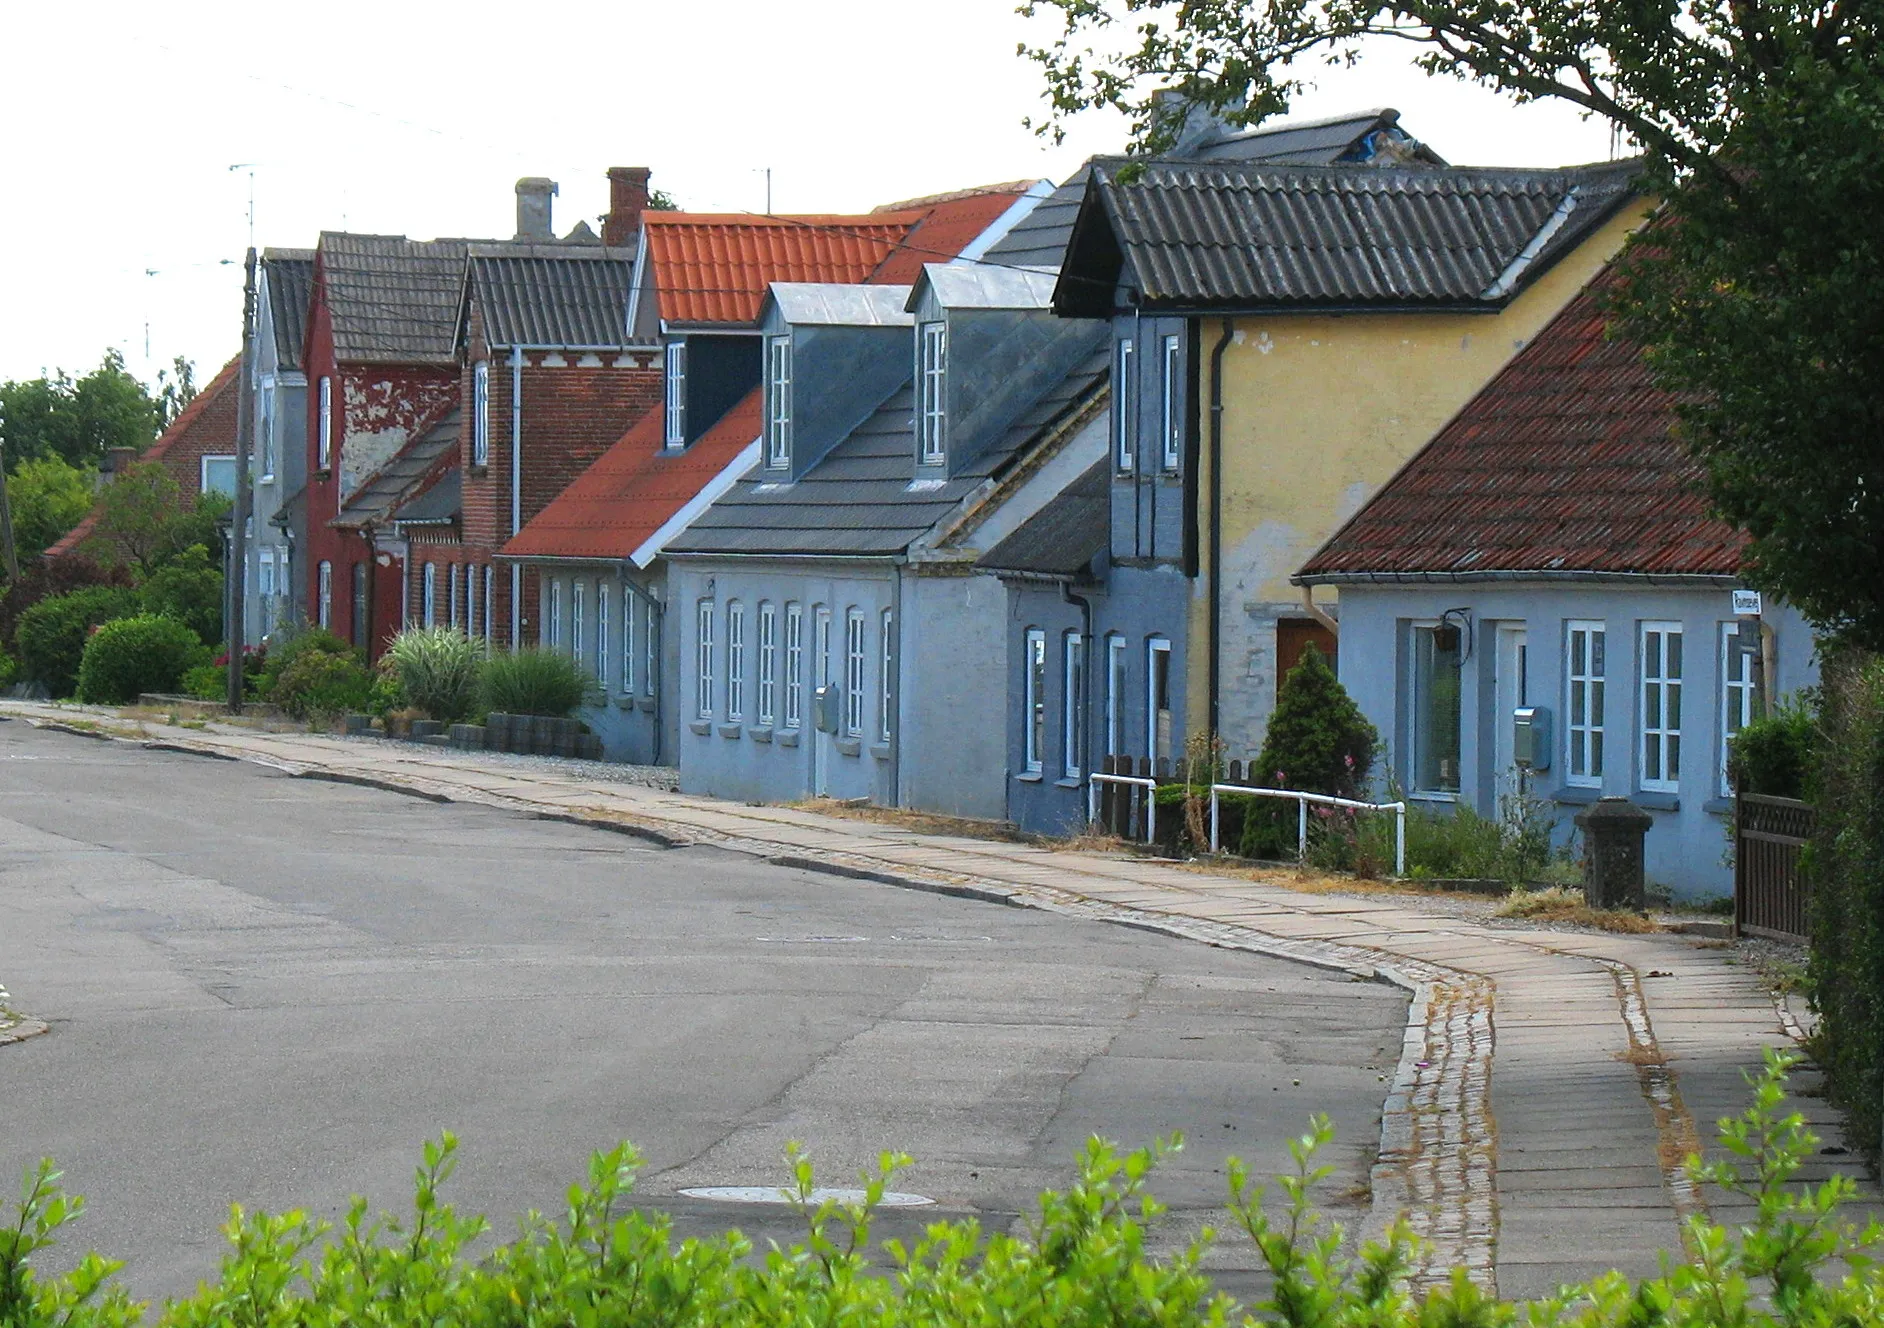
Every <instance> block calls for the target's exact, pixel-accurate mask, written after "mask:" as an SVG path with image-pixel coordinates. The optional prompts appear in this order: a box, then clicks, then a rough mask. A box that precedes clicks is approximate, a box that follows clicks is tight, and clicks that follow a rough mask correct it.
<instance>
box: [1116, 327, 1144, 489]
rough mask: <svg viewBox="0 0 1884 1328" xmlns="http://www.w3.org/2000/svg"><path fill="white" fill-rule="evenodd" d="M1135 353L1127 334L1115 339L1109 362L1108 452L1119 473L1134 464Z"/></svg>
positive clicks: (1135, 452)
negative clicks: (1110, 426) (1110, 363)
mask: <svg viewBox="0 0 1884 1328" xmlns="http://www.w3.org/2000/svg"><path fill="white" fill-rule="evenodd" d="M1137 439H1138V354H1137V350H1136V348H1135V347H1134V346H1133V344H1132V339H1131V338H1130V337H1121V338H1120V339H1119V348H1118V352H1117V355H1116V357H1115V358H1114V360H1113V364H1112V455H1113V457H1114V459H1115V462H1116V464H1117V466H1118V469H1119V472H1120V473H1121V474H1126V475H1129V474H1131V473H1132V469H1133V467H1134V466H1136V464H1137V460H1138V458H1137V453H1138V447H1137Z"/></svg>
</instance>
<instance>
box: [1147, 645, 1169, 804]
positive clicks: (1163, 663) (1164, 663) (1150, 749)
mask: <svg viewBox="0 0 1884 1328" xmlns="http://www.w3.org/2000/svg"><path fill="white" fill-rule="evenodd" d="M1176 731H1177V715H1176V712H1175V711H1174V710H1173V709H1172V705H1171V642H1170V640H1169V639H1168V638H1166V637H1162V636H1154V637H1152V638H1151V639H1150V640H1149V641H1147V642H1146V643H1145V754H1146V755H1147V756H1149V757H1150V758H1151V760H1152V773H1154V774H1156V773H1157V762H1158V761H1159V760H1161V759H1162V758H1164V757H1168V756H1170V755H1171V747H1172V742H1173V739H1174V737H1175V735H1176Z"/></svg>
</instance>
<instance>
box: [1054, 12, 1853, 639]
mask: <svg viewBox="0 0 1884 1328" xmlns="http://www.w3.org/2000/svg"><path fill="white" fill-rule="evenodd" d="M1023 12H1025V13H1028V14H1039V13H1049V14H1057V16H1058V17H1059V18H1060V20H1061V23H1060V25H1059V29H1058V31H1057V33H1056V35H1055V36H1054V38H1053V39H1052V40H1051V41H1049V42H1047V43H1045V44H1043V45H1040V46H1037V47H1024V48H1023V52H1024V53H1025V54H1027V55H1029V56H1030V57H1032V58H1033V59H1034V60H1035V61H1037V62H1038V63H1039V64H1040V66H1041V67H1042V70H1043V72H1044V74H1045V78H1046V92H1047V98H1048V101H1049V103H1050V105H1051V107H1052V112H1053V114H1052V118H1051V119H1050V120H1049V121H1048V123H1047V124H1046V125H1045V126H1043V129H1044V130H1045V131H1047V132H1057V128H1058V124H1059V122H1060V120H1061V119H1062V118H1063V117H1065V116H1067V115H1070V114H1073V113H1075V112H1078V111H1080V110H1083V109H1086V108H1089V107H1097V106H1111V107H1116V108H1120V109H1123V110H1125V111H1126V112H1127V113H1129V114H1130V115H1131V116H1132V118H1133V123H1134V126H1135V131H1136V140H1137V146H1138V147H1139V148H1141V149H1142V150H1145V151H1148V152H1156V151H1160V150H1162V149H1165V148H1168V147H1169V146H1170V145H1171V144H1172V142H1173V141H1174V140H1175V138H1176V136H1177V134H1178V132H1179V130H1180V128H1181V126H1182V123H1183V119H1182V116H1180V115H1177V114H1171V113H1166V112H1167V110H1168V109H1169V108H1171V107H1172V106H1173V102H1172V101H1170V100H1168V99H1162V98H1160V97H1159V96H1158V95H1157V93H1156V92H1155V91H1154V89H1156V88H1159V87H1165V88H1171V89H1174V90H1175V91H1176V92H1177V94H1178V104H1180V105H1184V106H1201V107H1206V108H1209V109H1211V110H1213V111H1215V112H1217V113H1219V114H1221V115H1222V116H1223V117H1224V118H1225V119H1227V120H1229V121H1230V122H1231V123H1233V124H1256V123H1258V122H1260V121H1262V120H1264V119H1267V118H1268V117H1270V116H1273V115H1276V114H1279V113H1281V112H1283V111H1285V110H1287V109H1288V105H1289V102H1290V99H1291V98H1292V97H1293V96H1294V95H1295V94H1296V93H1297V92H1298V91H1300V90H1301V88H1302V87H1303V86H1304V77H1303V73H1302V67H1303V66H1305V65H1311V66H1312V65H1320V64H1324V63H1334V64H1339V63H1342V62H1345V61H1348V60H1350V59H1352V58H1353V57H1355V56H1356V55H1357V54H1358V53H1359V52H1360V50H1361V48H1362V46H1363V44H1364V43H1367V42H1370V41H1378V40H1379V39H1383V38H1390V39H1393V40H1397V41H1401V42H1405V43H1407V44H1409V45H1411V46H1412V47H1413V48H1414V49H1415V50H1416V51H1417V52H1418V55H1417V62H1418V64H1419V65H1420V67H1422V68H1423V69H1425V70H1426V71H1427V72H1428V73H1431V74H1444V75H1448V76H1451V77H1455V78H1459V79H1462V80H1465V81H1468V82H1474V83H1479V84H1482V85H1485V86H1488V87H1491V88H1493V89H1496V90H1497V91H1499V92H1502V93H1505V94H1507V95H1509V96H1511V97H1512V98H1513V99H1515V100H1517V101H1536V100H1544V99H1549V100H1555V101H1561V102H1567V103H1569V104H1571V105H1573V106H1576V107H1577V108H1579V109H1580V110H1582V111H1584V112H1587V113H1589V114H1593V115H1596V116H1599V117H1601V118H1603V119H1605V120H1607V121H1609V122H1610V123H1611V124H1612V125H1614V126H1616V127H1617V128H1619V129H1620V130H1622V131H1623V132H1625V133H1626V134H1627V135H1628V136H1629V137H1630V138H1632V139H1633V140H1634V141H1635V142H1636V143H1638V144H1640V145H1642V147H1643V148H1644V150H1645V151H1646V153H1647V156H1646V159H1645V161H1644V168H1643V169H1644V179H1643V185H1644V189H1645V191H1647V192H1649V193H1651V194H1653V195H1654V196H1657V197H1659V198H1661V199H1662V200H1663V204H1664V217H1665V220H1666V223H1667V224H1664V225H1659V226H1656V227H1654V228H1653V229H1652V230H1651V231H1649V232H1647V233H1646V234H1644V235H1641V236H1638V237H1637V239H1636V240H1635V241H1634V242H1633V243H1632V245H1631V248H1630V252H1629V255H1628V259H1627V261H1626V263H1625V273H1626V276H1625V279H1624V281H1623V282H1622V283H1621V290H1620V291H1619V292H1618V294H1617V296H1616V302H1615V306H1614V308H1615V313H1616V314H1617V316H1618V317H1619V319H1620V321H1621V323H1622V328H1623V330H1624V331H1626V332H1627V333H1628V334H1629V335H1630V336H1631V337H1633V338H1634V339H1635V340H1637V341H1638V342H1639V343H1640V344H1641V345H1642V346H1643V347H1644V349H1645V350H1646V352H1647V354H1648V357H1649V361H1650V363H1651V365H1652V366H1653V368H1654V369H1655V371H1656V373H1657V375H1658V378H1659V381H1661V383H1662V384H1663V385H1664V386H1666V387H1667V388H1669V389H1670V390H1671V391H1673V392H1675V393H1676V394H1677V395H1678V397H1679V399H1680V400H1682V401H1683V402H1684V403H1685V404H1684V405H1683V408H1682V409H1683V437H1684V441H1685V442H1686V444H1687V445H1688V447H1689V448H1690V450H1691V451H1692V453H1693V454H1694V456H1695V457H1696V458H1697V459H1698V460H1699V461H1700V462H1701V463H1702V465H1703V467H1704V468H1705V471H1706V475H1707V484H1708V494H1709V496H1710V498H1711V500H1712V501H1713V504H1714V506H1715V507H1716V509H1717V510H1718V511H1719V512H1720V514H1721V515H1722V516H1724V517H1726V518H1727V519H1728V520H1730V521H1732V522H1734V523H1735V524H1737V525H1739V526H1741V527H1742V528H1743V529H1745V530H1746V531H1747V532H1748V533H1749V534H1750V535H1751V536H1752V545H1751V548H1750V551H1749V555H1748V558H1749V564H1750V565H1749V569H1748V573H1749V576H1750V577H1751V579H1752V580H1753V581H1754V583H1755V584H1758V585H1761V586H1763V587H1765V588H1767V589H1770V590H1772V591H1775V592H1776V593H1778V594H1779V595H1781V596H1782V597H1783V598H1785V599H1787V600H1789V601H1791V602H1792V603H1793V604H1795V605H1796V606H1798V607H1799V608H1800V609H1801V610H1802V611H1803V612H1805V613H1806V614H1807V615H1808V616H1810V617H1811V618H1812V619H1813V620H1814V621H1815V623H1816V624H1817V625H1818V626H1820V627H1821V628H1822V629H1823V630H1825V631H1827V632H1828V633H1830V634H1832V635H1835V636H1839V637H1842V638H1844V639H1846V640H1848V641H1851V642H1853V643H1856V644H1862V645H1868V646H1870V647H1872V648H1879V647H1884V246H1881V245H1880V244H1879V242H1878V238H1877V237H1878V223H1877V218H1878V216H1879V215H1880V212H1881V211H1884V206H1881V205H1884V5H1877V4H1860V3H1853V2H1852V0H1813V2H1810V3H1787V2H1786V0H1686V2H1685V3H1661V4H1639V3H1630V4H1598V5H1590V4H1585V3H1582V0H1539V3H1537V4H1534V5H1482V4H1472V3H1466V2H1465V0H1027V3H1026V4H1024V5H1023ZM1650 260H1652V261H1650Z"/></svg>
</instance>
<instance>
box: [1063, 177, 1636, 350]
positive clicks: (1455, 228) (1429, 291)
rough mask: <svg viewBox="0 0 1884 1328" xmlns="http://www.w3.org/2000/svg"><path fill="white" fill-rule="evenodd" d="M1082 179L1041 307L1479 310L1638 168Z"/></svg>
mask: <svg viewBox="0 0 1884 1328" xmlns="http://www.w3.org/2000/svg"><path fill="white" fill-rule="evenodd" d="M1123 165H1125V163H1124V162H1122V161H1120V162H1099V163H1096V164H1095V165H1094V167H1093V172H1092V179H1091V180H1090V182H1089V183H1088V185H1087V191H1086V199H1085V201H1084V203H1083V204H1082V205H1081V210H1080V219H1079V223H1078V225H1077V226H1076V227H1075V228H1074V237H1073V240H1072V241H1071V245H1070V248H1069V250H1068V261H1067V263H1066V265H1065V266H1064V267H1063V268H1062V271H1061V286H1060V290H1059V293H1058V295H1057V296H1056V301H1055V306H1054V307H1055V308H1056V309H1057V310H1059V311H1060V312H1062V313H1067V314H1075V315H1080V314H1083V315H1087V316H1093V315H1096V314H1100V313H1109V312H1110V311H1111V307H1112V303H1113V298H1114V297H1113V285H1114V283H1115V282H1123V283H1125V284H1128V285H1130V286H1133V287H1136V288H1137V290H1138V292H1139V304H1140V307H1142V308H1144V309H1146V310H1160V309H1162V310H1209V309H1310V308H1331V307H1338V308H1344V309H1346V308H1355V307H1384V308H1404V307H1419V308H1468V309H1469V308H1494V307H1497V306H1499V305H1501V304H1503V303H1504V302H1505V301H1506V300H1508V299H1509V298H1510V297H1511V296H1512V295H1513V294H1514V293H1515V292H1516V291H1518V290H1521V289H1522V288H1523V287H1524V286H1525V285H1526V284H1528V283H1529V282H1530V281H1532V280H1534V279H1535V278H1536V277H1537V276H1538V275H1540V274H1541V273H1543V272H1544V271H1546V270H1547V269H1548V268H1549V267H1550V265H1551V264H1552V263H1553V262H1554V261H1555V260H1556V259H1557V258H1559V257H1561V256H1562V255H1563V254H1565V253H1567V252H1569V251H1570V250H1572V249H1574V248H1575V247H1576V246H1577V244H1579V243H1580V242H1581V241H1582V240H1583V239H1584V238H1585V237H1586V236H1588V235H1589V233H1590V232H1591V231H1592V230H1594V229H1595V228H1596V227H1598V226H1600V225H1601V224H1602V223H1603V222H1605V221H1607V220H1608V219H1609V218H1610V217H1612V216H1613V215H1614V214H1615V213H1616V212H1617V210H1618V209H1620V208H1621V207H1622V206H1623V204H1625V203H1626V202H1627V201H1628V200H1629V199H1630V198H1631V197H1633V196H1635V180H1636V178H1637V176H1638V175H1639V173H1640V169H1641V168H1640V163H1638V162H1635V161H1622V162H1606V163H1603V164H1600V165H1595V166H1577V167H1566V168H1562V169H1556V170H1528V169H1516V168H1504V167H1457V166H1448V167H1366V166H1272V165H1267V164H1261V163H1222V164H1218V163H1209V164H1198V163H1174V162H1152V163H1149V164H1146V165H1144V166H1143V168H1142V170H1140V171H1139V172H1138V174H1137V176H1136V178H1134V179H1132V182H1131V183H1129V184H1127V183H1121V182H1120V180H1119V178H1118V174H1119V168H1120V167H1122V166H1123Z"/></svg>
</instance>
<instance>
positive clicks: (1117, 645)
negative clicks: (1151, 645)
mask: <svg viewBox="0 0 1884 1328" xmlns="http://www.w3.org/2000/svg"><path fill="white" fill-rule="evenodd" d="M1131 659H1132V645H1131V642H1129V641H1127V640H1126V639H1125V638H1124V637H1123V636H1121V635H1119V634H1118V633H1117V632H1114V633H1112V634H1111V635H1109V636H1107V637H1106V755H1107V756H1123V755H1125V697H1126V693H1127V691H1128V689H1129V688H1130V686H1131Z"/></svg>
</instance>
